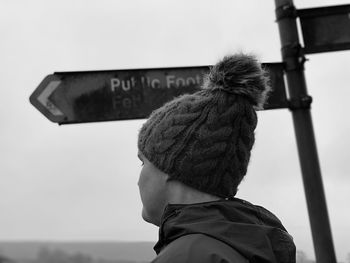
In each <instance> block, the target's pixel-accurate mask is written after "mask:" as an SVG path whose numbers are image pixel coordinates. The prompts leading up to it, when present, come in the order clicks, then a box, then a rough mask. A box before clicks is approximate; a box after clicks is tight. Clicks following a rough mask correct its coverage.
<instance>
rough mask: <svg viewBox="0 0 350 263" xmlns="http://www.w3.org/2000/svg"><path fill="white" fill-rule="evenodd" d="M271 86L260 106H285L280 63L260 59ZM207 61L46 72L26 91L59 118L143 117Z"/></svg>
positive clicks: (194, 84)
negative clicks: (197, 64) (178, 65)
mask: <svg viewBox="0 0 350 263" xmlns="http://www.w3.org/2000/svg"><path fill="white" fill-rule="evenodd" d="M264 66H265V67H266V68H267V70H268V71H269V73H270V78H271V85H272V87H273V89H274V91H273V93H272V95H271V96H270V98H269V100H268V103H267V105H266V107H265V108H266V109H276V108H286V107H288V103H287V98H286V91H285V85H284V80H283V65H282V63H266V64H264ZM208 71H209V66H202V67H184V68H158V69H157V68H156V69H132V70H110V71H86V72H57V73H54V74H52V75H49V76H47V77H46V78H45V79H44V80H43V81H42V82H41V83H40V85H39V87H38V88H37V89H36V90H35V91H34V93H33V94H32V95H31V97H30V101H31V103H32V104H33V105H34V106H35V107H36V108H37V109H38V110H39V111H40V112H42V113H43V114H44V115H45V116H46V117H47V118H48V119H49V120H51V121H53V122H57V123H59V124H68V123H84V122H97V121H111V120H130V119H141V118H146V117H148V116H149V114H150V113H151V112H152V111H153V110H155V109H157V108H158V107H160V106H162V105H163V104H164V103H165V102H167V101H169V100H171V99H173V98H174V97H176V96H179V95H181V94H184V93H194V92H195V91H198V90H199V88H200V86H201V84H202V80H203V76H204V75H205V74H206V73H208Z"/></svg>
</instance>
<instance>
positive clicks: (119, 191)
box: [0, 0, 350, 261]
mask: <svg viewBox="0 0 350 263" xmlns="http://www.w3.org/2000/svg"><path fill="white" fill-rule="evenodd" d="M346 3H348V1H340V0H338V1H330V0H329V1H317V0H309V1H301V0H299V1H295V4H296V6H297V7H298V8H301V7H315V6H320V5H322V6H323V5H329V4H346ZM274 21H275V15H274V1H272V0H268V1H261V0H250V1H243V0H241V1H232V0H221V1H214V0H211V1H210V0H201V1H194V0H176V1H164V0H147V1H141V0H139V1H136V0H128V1H116V0H114V1H112V0H110V1H108V0H99V1H97V0H95V1H92V0H91V1H90V0H89V1H88V0H74V1H72V0H60V1H48V0H41V1H39V0H33V1H25V0H21V1H20V0H2V1H1V2H0V39H1V40H0V127H1V129H0V180H1V182H0V211H1V214H0V233H1V236H0V239H1V240H34V239H35V240H84V241H87V240H94V241H95V240H127V241H137V240H149V241H156V240H157V235H158V232H157V231H158V230H157V228H156V227H154V226H152V225H149V224H146V223H144V222H143V221H142V219H141V216H140V212H141V202H140V200H139V193H138V188H137V180H138V175H139V172H140V169H141V167H140V165H141V163H140V162H139V160H138V158H137V156H136V153H137V145H136V140H137V132H138V130H139V128H140V127H141V124H142V123H143V122H144V120H137V121H136V120H135V121H120V122H117V121H116V122H105V123H91V124H79V125H67V126H64V125H63V126H58V125H57V124H54V123H52V122H50V121H49V120H48V119H46V118H45V117H44V116H43V115H42V114H41V113H40V112H39V111H37V110H36V109H35V108H34V107H33V106H32V105H31V104H30V103H29V96H30V94H31V93H32V92H33V91H34V90H35V88H36V87H37V86H38V84H39V83H40V82H41V80H42V79H43V78H44V77H45V76H46V75H48V74H52V73H53V72H55V71H78V70H79V71H81V70H103V69H128V68H147V67H170V66H195V65H208V64H214V63H215V62H216V61H217V60H218V59H220V58H221V57H222V56H223V55H225V54H229V53H232V52H237V51H246V52H253V53H255V54H257V55H258V57H259V58H260V59H261V61H262V62H279V61H281V56H280V41H279V35H278V28H277V24H276V23H275V22H274ZM307 57H308V59H309V61H308V62H307V63H306V80H307V85H308V90H309V93H310V95H312V96H313V98H314V103H313V104H312V115H313V121H314V128H315V134H316V139H317V144H318V150H319V157H320V162H321V168H322V174H323V181H324V186H325V191H326V197H327V203H328V209H329V215H330V219H331V225H332V231H333V238H334V242H335V247H336V253H337V257H338V260H343V261H344V260H345V258H346V254H347V253H348V252H350V247H349V246H348V242H349V240H350V224H349V222H350V211H349V208H348V207H349V201H350V191H349V187H350V176H349V174H350V168H349V164H348V163H349V161H348V158H349V156H350V149H349V145H350V138H349V134H350V121H349V116H348V114H349V106H348V101H349V97H350V89H349V82H350V70H349V69H350V51H345V52H332V53H324V54H318V55H309V56H307ZM256 136H257V137H256V144H255V147H254V149H253V153H252V159H251V163H250V166H249V169H248V174H247V176H246V179H245V180H244V182H243V183H242V185H241V187H240V191H239V193H238V195H237V196H238V197H240V198H244V199H247V200H249V201H251V202H253V203H256V204H260V205H263V206H265V207H266V208H268V209H270V210H271V211H273V212H274V213H275V214H277V215H278V216H279V217H280V218H281V220H282V221H283V223H284V224H285V226H286V228H287V230H288V231H289V232H290V233H291V234H292V235H293V236H294V238H295V243H296V245H297V247H298V249H302V250H305V251H307V253H308V255H309V256H310V257H311V258H312V257H314V255H313V248H312V240H311V232H310V226H309V221H308V215H307V209H306V203H305V197H304V191H303V185H302V180H301V173H300V168H299V162H298V156H297V151H296V144H295V138H294V130H293V124H292V119H291V114H290V112H289V111H288V110H274V111H269V112H267V111H266V112H259V124H258V128H257V130H256Z"/></svg>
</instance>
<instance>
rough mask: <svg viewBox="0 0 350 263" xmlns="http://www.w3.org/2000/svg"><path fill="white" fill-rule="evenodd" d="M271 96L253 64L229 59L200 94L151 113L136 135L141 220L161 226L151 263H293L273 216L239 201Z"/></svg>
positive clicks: (213, 72) (289, 242)
mask: <svg viewBox="0 0 350 263" xmlns="http://www.w3.org/2000/svg"><path fill="white" fill-rule="evenodd" d="M269 90H270V87H269V85H268V78H267V74H266V72H265V71H264V69H262V68H261V65H260V63H258V61H257V60H256V59H255V57H253V56H250V55H244V54H236V55H233V56H227V57H225V58H224V59H223V60H222V61H220V62H219V63H217V64H216V65H215V66H214V67H213V68H212V69H211V71H210V73H209V74H208V76H206V78H205V80H204V84H203V86H202V88H201V90H200V91H198V92H196V93H194V94H192V95H183V96H180V97H178V98H176V99H174V100H172V101H170V102H168V103H166V104H165V105H164V106H162V107H161V108H159V109H157V110H156V111H154V112H153V113H152V114H151V116H150V117H149V119H148V120H147V121H146V123H145V124H144V125H143V127H142V129H141V130H140V133H139V139H138V148H139V158H140V160H141V161H142V163H143V168H142V171H141V174H140V178H139V183H138V184H139V189H140V195H141V200H142V203H143V211H142V217H143V218H144V220H145V221H147V222H149V223H152V224H155V225H157V226H159V241H158V243H157V244H156V245H155V247H154V249H155V251H156V253H157V257H156V258H155V259H154V260H153V261H152V262H157V263H162V262H167V263H175V262H204V263H206V262H237V263H240V262H259V263H260V262H261V263H262V262H285V263H290V262H295V246H294V243H293V240H292V237H291V236H290V235H289V234H288V233H287V231H286V230H285V228H284V227H283V225H282V224H281V222H280V221H279V220H278V218H277V217H276V216H274V215H273V214H272V213H271V212H269V211H267V210H266V209H264V208H262V207H259V206H255V205H253V204H250V203H249V202H246V201H244V200H241V199H238V198H235V197H234V196H235V195H236V193H237V187H238V185H239V184H240V182H241V180H242V179H243V177H244V176H245V174H246V172H247V166H248V162H249V158H250V151H251V149H252V146H253V144H254V130H255V128H256V125H257V114H256V111H255V110H256V109H259V108H262V107H263V105H264V103H265V101H266V98H267V94H268V92H269Z"/></svg>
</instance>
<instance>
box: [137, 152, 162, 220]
mask: <svg viewBox="0 0 350 263" xmlns="http://www.w3.org/2000/svg"><path fill="white" fill-rule="evenodd" d="M138 157H139V158H140V160H141V162H142V170H141V173H140V177H139V181H138V186H139V190H140V196H141V201H142V204H143V208H142V218H143V219H144V220H145V221H147V222H149V223H152V224H154V225H156V226H159V225H160V219H161V217H162V214H163V211H164V208H165V206H166V205H167V178H168V175H167V174H165V173H163V172H162V171H160V170H159V169H158V168H156V167H155V166H154V165H153V164H152V163H151V162H150V161H148V160H147V159H146V157H145V156H144V155H143V154H142V153H141V152H139V153H138Z"/></svg>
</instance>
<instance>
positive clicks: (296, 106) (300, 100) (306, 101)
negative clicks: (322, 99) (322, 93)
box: [288, 95, 312, 111]
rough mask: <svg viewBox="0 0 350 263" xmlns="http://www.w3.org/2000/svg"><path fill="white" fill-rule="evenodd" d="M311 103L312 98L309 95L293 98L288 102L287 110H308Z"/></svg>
mask: <svg viewBox="0 0 350 263" xmlns="http://www.w3.org/2000/svg"><path fill="white" fill-rule="evenodd" d="M311 103H312V97H311V96H309V95H305V96H300V97H294V98H291V99H290V100H288V108H289V109H290V110H291V111H294V110H300V109H310V108H311Z"/></svg>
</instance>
